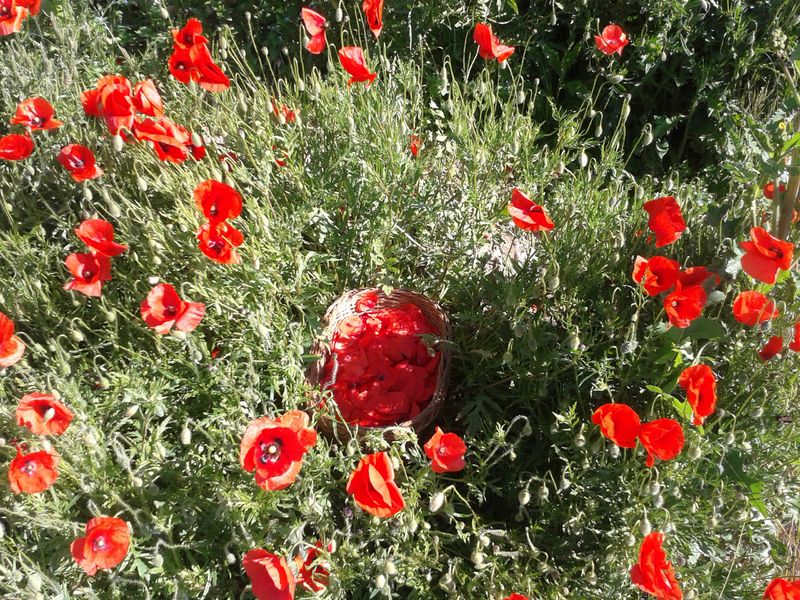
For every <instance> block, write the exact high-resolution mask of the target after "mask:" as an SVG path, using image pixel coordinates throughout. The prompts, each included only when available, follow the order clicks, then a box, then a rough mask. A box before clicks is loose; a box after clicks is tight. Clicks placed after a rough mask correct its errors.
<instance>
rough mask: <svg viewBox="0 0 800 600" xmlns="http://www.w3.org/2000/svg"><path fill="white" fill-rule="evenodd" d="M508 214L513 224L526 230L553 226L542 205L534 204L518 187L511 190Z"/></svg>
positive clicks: (542, 229) (544, 228)
mask: <svg viewBox="0 0 800 600" xmlns="http://www.w3.org/2000/svg"><path fill="white" fill-rule="evenodd" d="M508 214H510V215H511V220H512V221H514V225H516V226H517V227H519V228H520V229H524V230H526V231H551V230H552V229H553V228H554V227H555V224H554V223H553V221H551V220H550V217H549V216H548V215H547V212H546V211H545V210H544V207H542V206H539V205H538V204H536V203H535V202H534V201H533V200H531V199H530V198H528V196H526V195H525V194H523V193H522V191H521V190H519V189H518V188H514V189H513V190H512V191H511V202H509V203H508Z"/></svg>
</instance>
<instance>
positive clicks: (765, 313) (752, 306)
mask: <svg viewBox="0 0 800 600" xmlns="http://www.w3.org/2000/svg"><path fill="white" fill-rule="evenodd" d="M779 315H780V312H779V311H778V309H777V308H775V303H774V302H773V301H772V300H770V299H769V298H767V297H766V296H765V295H764V294H762V293H761V292H756V291H754V290H748V291H746V292H741V293H740V294H739V295H738V296H736V299H735V300H734V301H733V317H734V318H735V319H736V320H737V321H739V323H743V324H745V325H749V326H750V327H754V326H755V325H758V324H759V323H763V322H764V321H771V320H772V319H774V318H775V317H777V316H779Z"/></svg>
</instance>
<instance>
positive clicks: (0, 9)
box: [0, 6, 11, 17]
mask: <svg viewBox="0 0 800 600" xmlns="http://www.w3.org/2000/svg"><path fill="white" fill-rule="evenodd" d="M9 14H11V9H10V8H9V7H8V6H0V16H3V17H7V16H8V15H9Z"/></svg>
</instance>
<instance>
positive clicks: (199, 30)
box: [172, 18, 208, 48]
mask: <svg viewBox="0 0 800 600" xmlns="http://www.w3.org/2000/svg"><path fill="white" fill-rule="evenodd" d="M172 39H173V40H174V42H175V46H176V47H177V48H191V47H192V46H195V45H198V44H201V45H203V44H207V43H208V38H206V37H205V36H204V35H203V24H202V23H201V22H200V21H198V20H197V19H195V18H191V19H189V20H188V21H186V25H184V26H183V27H182V28H181V29H173V30H172Z"/></svg>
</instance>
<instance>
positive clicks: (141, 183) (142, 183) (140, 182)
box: [136, 175, 147, 192]
mask: <svg viewBox="0 0 800 600" xmlns="http://www.w3.org/2000/svg"><path fill="white" fill-rule="evenodd" d="M136 187H138V188H139V191H140V192H146V191H147V181H146V180H145V178H144V177H142V176H141V175H137V177H136Z"/></svg>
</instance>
